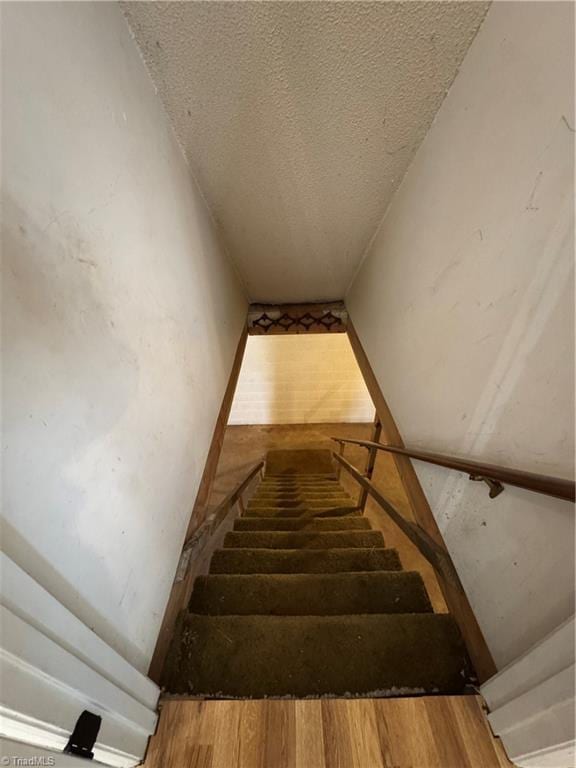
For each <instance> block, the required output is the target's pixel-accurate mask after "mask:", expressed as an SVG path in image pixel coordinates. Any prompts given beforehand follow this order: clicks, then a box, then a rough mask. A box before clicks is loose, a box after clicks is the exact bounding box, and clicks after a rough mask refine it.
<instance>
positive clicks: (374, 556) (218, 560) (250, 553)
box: [210, 547, 402, 573]
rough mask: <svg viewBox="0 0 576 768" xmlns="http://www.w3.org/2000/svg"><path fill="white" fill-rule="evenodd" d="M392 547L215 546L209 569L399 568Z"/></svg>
mask: <svg viewBox="0 0 576 768" xmlns="http://www.w3.org/2000/svg"><path fill="white" fill-rule="evenodd" d="M400 570H402V565H401V563H400V558H399V557H398V552H397V551H396V550H395V549H382V548H378V547H376V548H374V549H308V550H306V549H304V550H298V549H217V550H216V551H215V552H214V555H213V556H212V560H211V563H210V573H340V572H354V571H400Z"/></svg>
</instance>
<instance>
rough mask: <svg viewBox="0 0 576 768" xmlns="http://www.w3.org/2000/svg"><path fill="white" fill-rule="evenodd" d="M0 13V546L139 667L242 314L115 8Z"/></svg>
mask: <svg viewBox="0 0 576 768" xmlns="http://www.w3.org/2000/svg"><path fill="white" fill-rule="evenodd" d="M2 15H3V39H2V46H3V51H2V53H3V93H2V96H3V99H2V108H3V115H4V123H3V136H2V140H3V147H2V149H3V162H4V166H3V178H2V182H3V189H4V200H3V206H4V210H3V256H4V284H3V289H4V355H5V362H4V371H3V373H4V382H3V384H4V436H3V444H4V448H5V457H4V488H3V514H4V519H5V525H4V531H3V537H2V546H3V549H5V551H6V552H7V553H8V555H9V556H10V557H11V558H12V559H13V560H14V561H15V562H16V563H18V564H19V565H20V566H21V567H22V568H23V569H24V570H25V571H27V572H28V573H29V574H30V575H31V576H32V577H33V578H34V579H35V580H36V581H38V582H39V583H40V584H42V585H43V586H44V587H45V588H46V589H47V590H48V591H49V592H50V593H51V594H52V595H54V596H55V597H56V598H57V599H58V600H59V601H60V602H61V603H62V604H63V605H64V606H65V607H66V608H68V609H69V610H70V611H71V612H72V613H73V614H74V615H75V616H77V617H78V618H79V619H81V620H82V621H83V622H84V623H85V624H86V625H88V626H89V627H90V628H92V629H93V630H94V632H95V633H96V634H97V635H99V636H100V637H101V638H102V639H103V640H104V641H106V642H107V643H108V644H109V645H111V646H112V647H113V648H115V649H116V650H117V651H118V652H119V653H120V654H122V655H123V656H124V657H125V658H126V659H128V660H129V661H130V662H131V663H132V664H134V665H135V666H136V667H137V668H139V669H140V670H145V669H146V668H147V666H148V662H149V660H150V657H151V654H152V651H153V648H154V644H155V640H156V635H157V632H158V629H159V626H160V622H161V620H162V614H163V610H164V607H165V603H166V600H167V597H168V594H169V590H170V586H171V582H172V578H173V575H174V570H175V567H176V563H177V560H178V556H179V551H180V547H181V544H182V539H183V536H184V532H185V528H186V524H187V522H188V518H189V515H190V511H191V507H192V504H193V501H194V497H195V494H196V490H197V487H198V484H199V480H200V476H201V473H202V469H203V465H204V462H205V459H206V455H207V451H208V447H209V443H210V439H211V435H212V430H213V428H214V424H215V421H216V416H217V413H218V410H219V407H220V403H221V399H222V396H223V393H224V389H225V386H226V383H227V378H228V375H229V372H230V369H231V365H232V359H233V356H234V352H235V349H236V345H237V343H238V339H239V336H240V333H241V329H242V324H243V321H244V318H245V313H246V303H245V299H244V297H243V293H242V291H241V289H240V287H239V284H238V282H237V279H236V277H235V275H234V273H233V271H232V270H231V268H230V265H229V263H228V261H227V258H226V255H225V253H224V252H223V249H222V247H221V246H220V245H219V242H218V239H217V237H216V234H215V231H214V227H213V225H212V223H211V220H210V218H209V216H208V214H207V211H206V208H205V205H204V202H203V200H202V198H201V196H200V194H199V192H198V190H197V188H196V187H195V185H194V183H193V181H192V179H191V176H190V173H189V170H188V167H187V165H186V163H185V161H184V159H183V156H182V153H181V151H180V149H179V147H178V145H177V143H176V141H175V139H174V137H173V135H172V132H171V130H170V128H169V126H168V123H167V120H166V117H165V115H164V113H163V111H162V108H161V106H160V104H159V100H158V98H157V96H156V94H155V92H154V88H153V86H152V84H151V82H150V80H149V78H148V75H147V73H146V70H145V67H144V65H143V63H142V61H141V59H140V55H139V53H138V50H137V48H136V46H135V44H134V42H133V40H132V39H131V36H130V33H129V31H128V28H127V26H126V23H125V21H124V19H123V17H122V14H121V12H120V9H119V8H118V6H117V5H116V4H115V3H7V4H3V6H2Z"/></svg>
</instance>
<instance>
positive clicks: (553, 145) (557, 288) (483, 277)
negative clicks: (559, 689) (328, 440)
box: [347, 2, 575, 666]
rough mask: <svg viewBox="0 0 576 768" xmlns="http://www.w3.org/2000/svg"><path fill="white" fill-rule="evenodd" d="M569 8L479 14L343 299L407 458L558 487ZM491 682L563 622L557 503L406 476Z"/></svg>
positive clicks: (562, 526)
mask: <svg viewBox="0 0 576 768" xmlns="http://www.w3.org/2000/svg"><path fill="white" fill-rule="evenodd" d="M573 14H574V7H573V5H572V4H571V3H556V2H547V3H494V4H493V5H492V7H491V9H490V11H489V13H488V15H487V18H486V21H485V22H484V25H483V27H482V28H481V30H480V32H479V34H478V37H477V38H476V40H475V42H474V43H473V45H472V47H471V48H470V51H469V53H468V55H467V57H466V59H465V60H464V63H463V66H462V68H461V71H460V73H459V75H458V77H457V79H456V81H455V83H454V85H453V87H452V89H451V91H450V93H449V95H448V97H447V99H446V100H445V102H444V104H443V106H442V108H441V109H440V111H439V113H438V116H437V118H436V121H435V123H434V125H433V127H432V128H431V130H430V132H429V134H428V136H427V138H426V140H425V142H424V143H423V145H422V147H421V148H420V150H419V152H418V154H417V156H416V158H415V160H414V162H413V164H412V166H411V168H410V170H409V172H408V174H407V176H406V177H405V179H404V181H403V183H402V186H401V188H400V190H399V191H398V193H397V194H396V196H395V198H394V200H393V202H392V204H391V206H390V207H389V209H388V211H387V213H386V216H385V218H384V221H383V223H382V225H381V228H380V230H379V232H378V233H377V235H376V237H375V239H374V241H373V243H372V245H371V248H370V249H369V253H368V256H367V258H366V260H365V262H364V264H363V267H362V269H361V271H360V273H359V274H358V276H357V279H356V281H355V282H354V284H353V286H352V288H351V290H350V292H349V295H348V297H347V306H348V309H349V311H350V315H351V317H352V320H353V322H354V324H355V326H356V329H357V331H358V333H359V336H360V338H361V341H362V343H363V344H364V345H365V348H366V351H367V353H368V355H369V358H370V361H371V363H372V365H373V367H374V370H375V372H376V375H377V377H378V380H379V382H380V385H381V387H382V389H383V391H384V394H385V396H386V397H387V399H388V401H389V405H390V407H391V410H392V413H393V414H394V417H395V418H396V420H397V422H398V425H399V428H400V431H401V433H402V435H403V438H404V440H405V442H406V444H407V445H411V446H422V447H426V448H428V449H430V450H437V451H440V452H442V451H444V452H447V453H455V454H461V455H464V456H470V457H473V458H476V459H479V460H485V461H488V462H493V463H497V464H502V465H505V466H512V467H518V468H521V469H525V470H529V471H533V472H541V473H544V474H550V475H558V476H561V477H571V476H572V473H573V462H574V407H573V406H574V404H573V397H574V388H573V384H574V381H573V372H574V367H573V366H574V348H573V343H574V337H573V320H574V316H573V310H574V307H573V288H574V286H573V224H574V221H573V206H574V200H573V171H574V166H573V149H574V127H575V123H574V104H573V92H574V75H573V72H574V58H573V56H574V50H573V34H574V31H573V27H574V25H573ZM416 468H417V471H418V474H419V477H420V479H421V481H422V483H423V486H424V488H425V491H426V494H427V496H428V499H429V501H430V504H431V506H432V509H433V511H434V514H435V515H436V518H437V520H438V523H439V525H440V528H441V530H442V532H443V534H444V537H445V539H446V542H447V544H448V547H449V549H450V551H451V553H452V556H453V558H454V561H455V563H456V565H457V567H458V570H459V572H460V575H461V577H462V580H463V583H464V586H465V588H466V590H467V592H468V595H469V597H470V600H471V603H472V606H473V608H474V610H475V612H476V615H477V617H478V619H479V622H480V624H481V626H482V629H483V630H484V633H485V635H486V638H487V641H488V643H489V646H490V648H491V650H492V652H493V654H494V656H495V659H496V662H497V664H498V665H499V666H502V665H504V664H506V663H507V662H509V661H511V660H512V659H513V658H515V657H516V656H518V655H519V654H520V653H521V652H523V651H524V650H526V649H527V648H529V647H530V646H531V645H533V644H534V643H535V642H537V641H538V640H539V639H541V638H542V637H543V636H544V635H545V634H547V633H548V632H549V631H551V629H552V628H553V627H555V626H556V625H558V624H560V623H561V621H563V620H564V619H565V618H567V617H568V616H569V615H570V613H571V608H572V601H573V592H574V579H573V575H574V568H573V561H574V511H573V508H572V506H571V505H570V504H568V503H566V502H562V501H557V500H554V499H549V498H547V497H544V496H538V495H535V494H531V493H528V492H524V491H521V490H516V489H513V488H507V489H506V491H505V492H504V494H503V495H502V496H500V497H499V498H498V499H497V500H496V501H489V500H488V497H487V492H486V488H485V486H483V485H480V484H477V483H471V482H469V481H468V480H467V479H466V478H465V477H464V476H462V475H459V474H456V473H453V472H449V471H446V470H444V469H438V468H433V467H430V466H427V465H422V464H416Z"/></svg>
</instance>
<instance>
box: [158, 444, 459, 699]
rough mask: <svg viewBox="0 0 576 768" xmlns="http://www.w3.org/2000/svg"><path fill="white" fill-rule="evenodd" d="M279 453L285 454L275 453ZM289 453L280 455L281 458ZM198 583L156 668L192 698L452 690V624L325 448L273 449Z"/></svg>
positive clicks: (455, 655)
mask: <svg viewBox="0 0 576 768" xmlns="http://www.w3.org/2000/svg"><path fill="white" fill-rule="evenodd" d="M280 454H282V455H280ZM289 454H291V455H289ZM266 467H267V470H266V476H265V477H264V479H263V480H262V482H261V483H260V485H259V487H258V489H257V491H256V493H255V495H254V496H253V498H252V499H251V501H250V502H249V504H248V507H247V509H246V511H245V513H244V514H243V515H242V516H241V517H240V518H238V519H237V520H236V522H235V524H234V530H233V531H231V532H230V533H227V534H226V537H225V540H224V546H223V548H222V549H220V550H217V551H216V552H215V553H214V555H213V557H212V561H211V565H210V572H209V574H208V575H207V576H200V577H198V578H197V579H196V582H195V585H194V591H193V594H192V597H191V600H190V604H189V611H188V612H186V613H184V614H183V615H182V616H181V617H180V619H179V622H178V627H177V630H176V633H175V637H174V639H173V642H172V646H171V649H170V652H169V655H168V659H167V663H166V666H165V669H164V679H163V685H164V687H165V688H166V689H167V691H169V692H170V693H179V694H188V695H193V696H200V697H242V698H244V697H247V698H263V697H269V696H294V697H298V698H303V697H307V696H311V697H318V696H346V695H351V696H400V695H411V694H421V693H445V694H448V693H450V694H455V693H461V692H462V690H463V688H464V686H465V685H466V682H467V680H468V673H469V664H468V660H467V656H466V652H465V649H464V646H463V643H462V640H461V637H460V634H459V631H458V629H457V627H456V625H455V623H454V621H453V620H452V618H451V617H450V616H449V615H447V614H435V613H433V612H432V607H431V604H430V600H429V598H428V594H427V592H426V589H425V587H424V583H423V581H422V578H421V576H420V574H418V573H416V572H407V571H404V570H402V565H401V563H400V559H399V556H398V553H397V551H396V550H395V549H387V548H386V545H385V542H384V539H383V536H382V533H381V532H379V531H375V530H372V527H371V525H370V522H369V520H368V519H367V518H366V517H365V516H364V515H361V514H360V512H359V510H358V509H357V507H356V505H355V502H354V501H353V500H352V498H351V497H350V496H349V495H348V494H347V493H346V492H345V491H344V489H343V488H342V486H341V485H340V483H339V482H338V479H337V477H336V474H335V472H334V468H333V466H332V462H331V458H330V454H329V452H328V451H278V452H270V453H269V455H268V457H267V463H266Z"/></svg>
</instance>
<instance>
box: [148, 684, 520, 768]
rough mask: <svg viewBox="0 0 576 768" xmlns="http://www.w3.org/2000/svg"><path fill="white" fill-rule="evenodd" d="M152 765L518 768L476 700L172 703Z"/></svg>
mask: <svg viewBox="0 0 576 768" xmlns="http://www.w3.org/2000/svg"><path fill="white" fill-rule="evenodd" d="M144 768H511V763H509V762H508V761H507V759H506V756H505V755H504V752H503V750H502V747H501V744H500V743H499V742H498V740H497V739H494V737H493V736H492V734H491V732H490V729H489V726H488V723H487V720H486V718H485V715H484V712H483V710H482V700H481V699H480V697H475V696H436V697H434V696H423V697H416V698H399V699H322V700H318V699H315V700H294V699H286V700H258V701H193V700H182V699H181V700H165V701H164V702H163V704H162V711H161V716H160V722H159V725H158V730H157V733H156V734H155V735H154V736H153V737H152V739H151V742H150V746H149V749H148V754H147V757H146V762H145V764H144Z"/></svg>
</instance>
